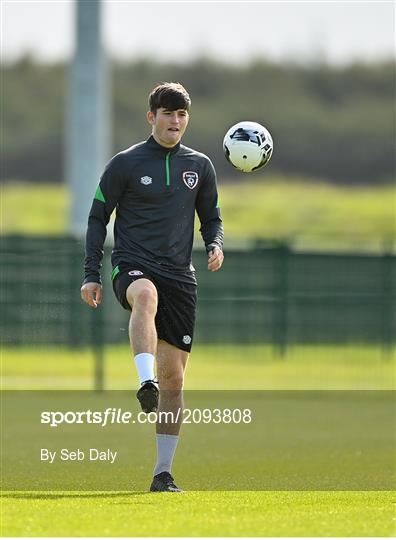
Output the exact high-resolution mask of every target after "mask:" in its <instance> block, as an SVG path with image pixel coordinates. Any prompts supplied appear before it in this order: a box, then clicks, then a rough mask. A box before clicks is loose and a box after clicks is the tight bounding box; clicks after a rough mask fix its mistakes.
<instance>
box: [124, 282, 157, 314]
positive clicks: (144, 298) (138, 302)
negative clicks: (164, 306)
mask: <svg viewBox="0 0 396 540" xmlns="http://www.w3.org/2000/svg"><path fill="white" fill-rule="evenodd" d="M127 300H128V302H129V304H130V305H133V307H135V308H136V307H142V308H145V309H149V310H150V311H152V310H153V311H155V310H156V309H157V291H156V289H155V287H154V285H152V284H149V283H147V284H144V285H141V286H139V287H136V288H135V290H134V289H133V288H132V287H130V288H128V290H127Z"/></svg>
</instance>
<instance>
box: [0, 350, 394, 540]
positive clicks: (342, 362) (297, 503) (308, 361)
mask: <svg viewBox="0 0 396 540" xmlns="http://www.w3.org/2000/svg"><path fill="white" fill-rule="evenodd" d="M393 353H394V351H390V352H388V354H387V355H384V354H383V352H381V351H380V350H378V349H375V348H370V347H363V346H362V347H359V346H355V347H346V348H343V347H330V346H329V347H294V348H291V349H290V350H289V352H288V354H287V356H286V357H284V358H281V357H279V356H277V354H276V352H275V351H274V350H273V349H272V348H271V347H268V346H265V345H263V346H250V347H247V346H243V347H241V346H232V347H231V346H228V347H219V346H218V347H214V346H204V345H197V346H196V347H194V350H193V354H192V355H191V359H190V361H189V367H188V374H187V387H188V389H190V390H192V389H203V388H205V389H210V388H212V389H215V388H217V389H218V388H219V386H220V385H221V388H222V389H236V388H238V389H255V390H259V389H262V390H263V389H267V390H281V389H283V390H285V389H366V390H367V389H372V390H385V389H387V390H391V389H394V383H395V375H394V374H395V355H394V354H393ZM105 358H106V361H105V366H104V367H105V375H106V379H105V380H106V388H107V389H126V390H133V389H134V388H135V372H134V368H133V364H132V362H131V359H130V352H129V350H128V347H126V346H125V347H109V348H108V349H106V354H105ZM93 366H94V358H93V356H92V353H91V351H89V350H68V349H63V348H45V349H37V348H36V349H35V348H32V349H27V348H25V349H19V348H18V349H12V348H10V349H3V351H2V371H3V387H5V388H8V389H11V388H14V389H20V390H21V389H29V388H30V389H44V390H45V389H47V390H49V389H52V390H54V389H68V390H71V389H90V388H92V387H93ZM252 373H254V380H253V381H252V376H251V374H252ZM252 387H253V388H252ZM180 450H182V446H181V447H180ZM180 457H181V456H180ZM195 457H196V456H195ZM246 457H247V458H248V457H249V456H246ZM216 462H217V466H216V470H212V469H211V468H210V467H206V468H201V472H200V481H201V482H202V485H203V486H204V487H205V489H206V490H210V489H213V491H191V492H186V493H181V494H150V493H147V492H143V491H130V492H126V491H122V492H99V491H91V492H87V491H84V492H61V491H52V492H20V491H19V492H15V491H13V492H5V493H3V496H2V529H1V532H2V535H3V536H23V537H37V536H42V537H49V536H55V537H60V536H104V537H106V536H107V537H112V536H120V537H128V536H147V537H148V536H154V537H155V536H188V537H194V536H215V537H216V536H256V537H260V536H264V537H265V536H305V537H306V536H319V537H321V536H323V537H324V536H344V537H348V536H349V537H352V536H363V537H364V536H367V537H370V536H382V537H392V536H393V535H394V534H395V531H396V529H395V524H396V519H395V511H394V501H395V494H394V492H391V491H215V489H216V481H217V479H218V477H219V476H221V475H222V474H223V473H224V471H222V470H221V469H220V467H219V460H216ZM274 466H276V467H278V468H282V463H278V464H276V463H274ZM180 467H181V465H180V462H179V463H178V460H177V458H176V461H175V467H174V473H175V477H176V479H177V480H178V482H180V485H181V487H183V474H180V473H181V472H182V471H181V470H178V468H179V469H180ZM150 473H151V470H147V471H146V470H145V471H144V474H147V487H148V485H149V483H150ZM178 473H179V474H178ZM326 473H327V466H326V463H324V464H323V475H326Z"/></svg>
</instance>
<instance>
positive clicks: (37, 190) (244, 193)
mask: <svg viewBox="0 0 396 540" xmlns="http://www.w3.org/2000/svg"><path fill="white" fill-rule="evenodd" d="M219 192H220V203H221V210H222V215H223V220H224V224H225V229H226V233H227V245H228V246H230V245H232V244H234V245H238V244H246V243H250V242H251V240H252V239H261V240H268V239H284V238H286V239H289V240H290V241H292V242H293V244H294V245H295V246H296V247H297V248H306V249H328V250H340V249H342V250H352V251H356V250H360V251H367V250H372V251H373V250H374V251H378V250H380V249H382V248H383V245H384V244H386V245H387V246H390V247H391V248H392V249H394V248H395V245H394V242H395V226H396V221H395V219H396V218H395V190H394V186H387V187H383V186H382V187H378V188H372V187H367V188H366V187H365V188H362V187H359V188H350V187H339V186H334V185H330V184H325V183H323V182H320V181H307V180H303V179H292V181H290V180H289V181H288V179H287V178H283V177H276V176H271V175H268V176H265V177H263V178H260V177H258V178H257V179H255V180H253V179H252V177H248V176H246V175H244V176H243V177H242V178H241V181H240V182H238V183H233V184H230V183H220V187H219ZM69 205H70V194H69V193H68V191H67V189H66V187H65V186H56V185H42V184H36V185H31V184H23V183H21V184H14V183H13V184H5V185H3V187H2V208H3V212H2V213H3V218H2V233H3V234H9V233H20V234H56V235H62V234H64V233H65V232H66V231H67V217H68V211H69ZM197 228H198V227H197ZM198 241H200V240H199V239H198Z"/></svg>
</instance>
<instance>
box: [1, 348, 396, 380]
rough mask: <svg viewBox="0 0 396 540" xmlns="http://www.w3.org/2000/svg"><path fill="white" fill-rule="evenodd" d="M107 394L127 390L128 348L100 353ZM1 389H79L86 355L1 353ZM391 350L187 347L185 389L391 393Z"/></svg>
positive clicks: (90, 359)
mask: <svg viewBox="0 0 396 540" xmlns="http://www.w3.org/2000/svg"><path fill="white" fill-rule="evenodd" d="M104 359H105V362H104V374H105V381H106V383H105V387H106V389H107V390H120V389H124V390H133V388H134V387H135V384H136V383H135V381H136V373H135V368H134V365H133V361H132V358H131V353H130V350H129V347H128V346H127V345H125V346H108V347H106V348H105V350H104ZM1 361H2V375H3V377H2V385H3V388H6V389H25V390H26V389H36V390H38V389H41V390H42V389H57V390H72V389H73V390H82V389H91V388H92V386H93V372H94V363H95V357H94V354H93V352H92V351H91V350H90V349H87V348H85V349H75V350H74V349H67V348H65V347H54V346H53V347H49V346H48V347H41V348H39V347H30V348H29V347H22V348H19V347H3V350H2V354H1ZM395 367H396V356H395V351H394V350H390V351H388V352H384V351H382V350H381V349H380V348H378V347H375V346H370V345H365V344H364V345H361V346H358V345H351V346H334V345H332V346H331V345H328V346H313V345H306V346H294V347H290V348H289V349H288V351H287V354H286V356H285V357H281V356H279V355H278V354H277V352H276V349H274V348H272V347H271V346H269V345H200V344H197V345H195V346H194V349H193V351H192V354H191V355H190V358H189V361H188V367H187V375H186V386H185V388H186V390H201V389H206V390H235V389H238V390H294V389H295V390H302V389H311V390H320V389H333V390H353V389H355V390H357V389H360V390H391V389H394V388H395V373H396V370H395Z"/></svg>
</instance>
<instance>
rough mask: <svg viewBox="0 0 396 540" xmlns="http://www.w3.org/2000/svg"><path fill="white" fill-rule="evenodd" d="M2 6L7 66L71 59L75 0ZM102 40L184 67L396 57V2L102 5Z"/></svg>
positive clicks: (125, 53) (117, 51)
mask: <svg viewBox="0 0 396 540" xmlns="http://www.w3.org/2000/svg"><path fill="white" fill-rule="evenodd" d="M80 1H89V0H80ZM0 3H1V29H2V42H1V45H2V47H1V53H2V60H3V61H11V60H13V59H15V58H17V57H19V56H20V55H21V54H23V53H26V52H30V53H32V54H34V55H35V56H36V57H38V58H40V59H43V60H45V61H53V60H57V59H61V58H65V57H70V55H71V54H72V53H73V49H74V29H73V26H74V24H73V23H74V5H73V4H74V2H73V1H70V0H50V1H41V0H21V1H20V0H0ZM103 35H104V42H105V45H106V48H107V50H108V51H109V52H110V53H111V54H112V55H113V56H117V57H120V58H123V59H133V58H134V57H136V56H149V57H152V58H154V59H157V60H161V61H167V60H172V61H176V62H183V61H186V60H188V59H190V58H192V57H196V56H199V55H201V54H205V55H207V56H210V57H214V58H217V59H220V60H226V61H228V62H238V63H241V62H242V63H243V62H248V61H249V59H250V58H251V57H252V56H255V57H260V56H265V57H269V58H271V59H276V60H280V59H284V58H291V59H293V60H299V61H309V60H312V59H314V58H315V57H316V56H318V55H320V56H321V57H322V58H324V59H327V60H328V61H330V62H337V63H343V62H348V61H350V60H354V59H362V60H366V61H375V60H376V59H378V58H384V57H385V58H389V57H390V56H394V55H395V3H394V2H393V0H391V1H381V0H375V1H369V2H362V1H353V0H349V1H329V2H322V1H320V0H317V1H311V2H309V1H305V2H303V1H282V0H278V1H276V2H275V1H248V0H245V1H243V2H204V1H201V2H198V1H189V0H186V1H178V2H176V1H174V2H170V1H167V0H162V1H156V2H152V1H150V0H145V1H144V2H136V1H131V0H104V1H103Z"/></svg>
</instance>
